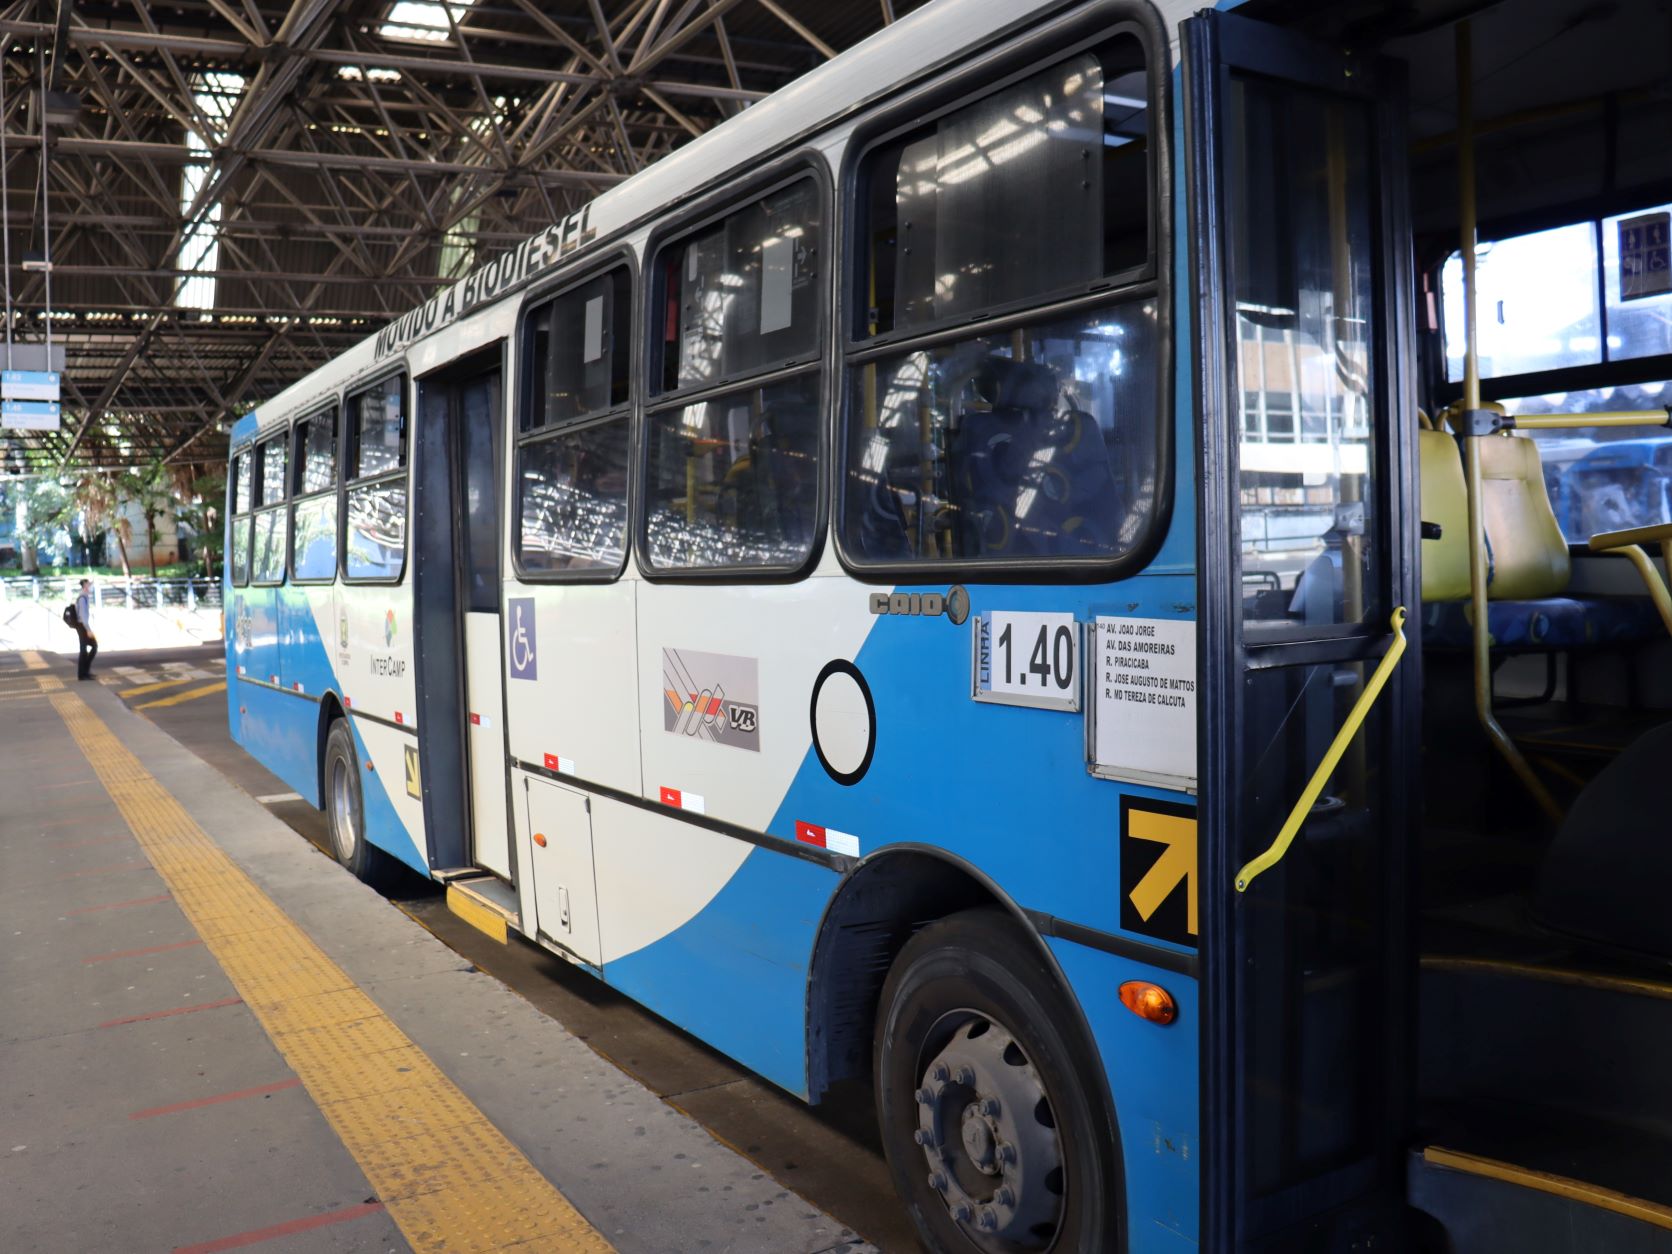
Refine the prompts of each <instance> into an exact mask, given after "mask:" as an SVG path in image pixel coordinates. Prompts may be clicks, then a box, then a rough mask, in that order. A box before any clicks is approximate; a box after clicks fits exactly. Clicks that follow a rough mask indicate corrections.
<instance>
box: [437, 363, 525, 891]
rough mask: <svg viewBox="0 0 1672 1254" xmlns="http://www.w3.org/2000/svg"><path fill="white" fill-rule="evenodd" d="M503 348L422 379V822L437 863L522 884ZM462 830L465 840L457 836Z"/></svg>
mask: <svg viewBox="0 0 1672 1254" xmlns="http://www.w3.org/2000/svg"><path fill="white" fill-rule="evenodd" d="M502 351H503V350H502V346H497V345H496V346H495V347H493V348H492V349H490V350H487V351H485V352H484V353H481V354H477V355H475V356H473V357H471V358H470V359H468V360H467V361H465V362H463V363H461V364H459V365H456V366H452V367H449V368H447V369H446V370H444V371H442V372H439V373H437V374H434V375H429V376H427V377H425V378H423V379H420V380H419V383H418V411H419V431H418V435H419V439H418V447H417V449H416V450H415V452H416V458H415V460H416V464H417V483H418V506H417V512H416V517H417V527H416V533H417V543H416V545H415V548H414V552H415V557H416V561H417V579H416V583H415V594H414V595H415V605H414V613H415V615H416V617H417V620H418V646H419V647H418V659H417V663H418V692H419V698H418V699H419V703H420V712H419V719H418V737H419V747H420V751H421V753H422V755H423V772H422V773H423V779H424V786H423V790H424V793H425V824H426V826H427V827H428V829H429V831H430V834H431V841H432V846H433V847H434V848H435V849H436V851H437V856H438V858H439V861H438V865H440V866H444V867H445V866H456V865H462V864H466V863H468V864H469V865H473V866H478V867H481V868H482V869H483V870H486V871H492V872H493V873H494V874H496V875H499V876H502V877H504V878H505V879H514V878H515V876H514V869H513V865H512V855H511V841H510V835H509V830H510V819H509V806H508V804H507V801H506V793H507V782H506V769H505V719H504V702H503V700H502V695H501V694H502V672H501V658H500V640H501V635H500V611H499V602H500V591H501V589H500V570H499V559H500V537H499V449H500V447H501V445H500V441H501V438H502V436H501V431H502V429H503V426H504V405H503V395H504V389H503V386H502V369H503V367H502V363H501V355H502ZM461 768H462V769H461ZM455 779H456V780H460V781H461V782H462V783H463V784H464V788H463V790H462V795H460V792H459V791H458V790H456V789H455V788H454V787H453V786H452V780H455ZM461 828H467V829H468V831H469V833H470V837H469V842H468V845H467V844H465V843H464V842H462V841H460V840H458V839H457V838H456V837H453V836H452V835H451V833H454V832H458V831H460V829H461Z"/></svg>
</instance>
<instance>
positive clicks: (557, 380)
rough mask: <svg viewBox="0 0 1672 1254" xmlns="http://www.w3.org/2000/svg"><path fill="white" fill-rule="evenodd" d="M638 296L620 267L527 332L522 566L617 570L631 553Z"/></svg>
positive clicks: (531, 322) (542, 310)
mask: <svg viewBox="0 0 1672 1254" xmlns="http://www.w3.org/2000/svg"><path fill="white" fill-rule="evenodd" d="M631 313H632V310H631V295H630V280H629V277H628V272H627V267H625V266H618V267H616V268H615V269H613V270H611V271H609V272H608V273H606V274H602V275H599V276H598V277H596V278H593V279H590V280H588V281H587V282H585V283H582V284H580V285H579V286H577V287H574V288H571V289H570V290H569V291H567V292H563V293H561V294H560V295H558V296H557V297H556V298H554V299H553V300H551V301H549V302H548V303H546V304H544V305H541V306H540V307H539V308H537V309H535V310H534V311H533V312H532V313H531V314H530V315H529V318H528V322H527V324H526V329H525V331H524V341H523V344H524V353H525V357H524V360H525V361H526V362H527V363H528V371H527V378H528V384H527V390H526V392H525V393H524V402H523V405H522V410H521V413H520V414H519V415H518V424H517V425H518V427H519V428H520V429H521V430H522V431H523V432H524V433H526V434H525V436H524V437H523V439H522V443H521V447H520V449H519V451H518V455H517V483H518V492H517V543H516V554H517V561H518V564H519V565H520V567H521V569H522V571H523V573H524V574H525V575H530V576H536V577H538V576H540V575H556V574H561V573H564V572H582V571H589V572H600V571H603V572H614V571H618V570H620V569H621V566H622V563H623V561H624V559H625V557H626V553H627V477H628V460H627V459H628V412H627V409H626V404H627V399H628V379H629V366H630V363H631V359H632V352H631V343H632V338H631V331H630V327H631V321H630V319H631Z"/></svg>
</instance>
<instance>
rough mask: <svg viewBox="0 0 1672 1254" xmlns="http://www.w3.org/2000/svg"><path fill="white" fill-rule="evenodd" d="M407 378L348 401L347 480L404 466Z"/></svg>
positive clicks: (401, 376)
mask: <svg viewBox="0 0 1672 1254" xmlns="http://www.w3.org/2000/svg"><path fill="white" fill-rule="evenodd" d="M405 395H406V376H405V375H396V376H395V377H394V378H392V379H385V380H384V381H383V382H382V383H379V384H378V385H377V386H376V387H373V388H370V389H368V390H367V391H364V392H360V393H358V394H357V395H354V396H351V397H349V398H348V420H349V425H348V437H349V439H348V462H349V464H348V477H349V478H350V479H367V478H370V477H371V476H372V475H381V474H385V473H387V472H388V471H392V470H399V469H401V468H402V467H404V466H405V465H406V404H405Z"/></svg>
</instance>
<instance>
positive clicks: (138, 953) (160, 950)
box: [82, 940, 203, 962]
mask: <svg viewBox="0 0 1672 1254" xmlns="http://www.w3.org/2000/svg"><path fill="white" fill-rule="evenodd" d="M201 944H203V942H202V941H200V940H189V941H175V942H174V943H173V944H172V945H147V946H146V947H145V948H144V949H118V950H116V951H115V952H114V953H108V954H94V955H93V956H92V957H90V958H83V959H82V961H83V962H109V961H110V960H111V959H112V958H143V957H144V956H145V955H146V954H166V953H167V952H168V951H169V950H171V949H190V948H191V947H192V946H193V945H201Z"/></svg>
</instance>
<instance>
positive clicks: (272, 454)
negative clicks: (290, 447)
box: [258, 435, 289, 505]
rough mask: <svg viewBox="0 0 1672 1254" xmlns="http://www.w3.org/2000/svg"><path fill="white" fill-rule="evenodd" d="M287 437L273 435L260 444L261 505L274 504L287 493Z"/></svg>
mask: <svg viewBox="0 0 1672 1254" xmlns="http://www.w3.org/2000/svg"><path fill="white" fill-rule="evenodd" d="M288 438H289V437H288V436H284V435H279V436H274V437H273V438H272V439H271V440H267V441H265V442H264V443H263V444H262V445H261V500H260V501H259V502H258V503H259V504H261V505H275V504H277V503H278V502H280V501H282V500H284V499H285V497H286V496H287V495H288V492H287V485H286V483H285V473H284V472H285V443H286V441H287V440H288Z"/></svg>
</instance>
